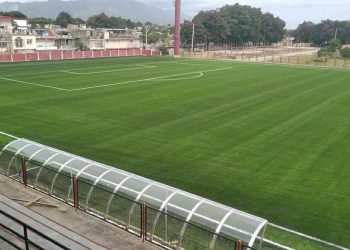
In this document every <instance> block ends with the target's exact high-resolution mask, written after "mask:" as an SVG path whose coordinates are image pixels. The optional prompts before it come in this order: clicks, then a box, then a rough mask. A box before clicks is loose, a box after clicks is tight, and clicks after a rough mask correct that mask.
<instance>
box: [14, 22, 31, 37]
mask: <svg viewBox="0 0 350 250" xmlns="http://www.w3.org/2000/svg"><path fill="white" fill-rule="evenodd" d="M13 22H14V23H15V24H16V27H17V31H18V32H20V33H23V34H25V33H26V32H27V31H28V27H29V24H28V20H27V19H13Z"/></svg>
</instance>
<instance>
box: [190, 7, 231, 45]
mask: <svg viewBox="0 0 350 250" xmlns="http://www.w3.org/2000/svg"><path fill="white" fill-rule="evenodd" d="M193 22H194V23H195V24H197V25H196V26H198V28H199V30H200V28H203V29H202V31H205V38H206V43H207V44H208V43H209V42H214V43H219V42H222V41H223V40H225V39H226V38H227V36H228V35H229V31H230V28H229V26H228V24H227V22H226V20H225V19H224V18H223V17H222V16H221V15H220V13H219V12H218V11H216V10H211V11H201V12H199V14H198V15H197V16H195V17H194V19H193Z"/></svg>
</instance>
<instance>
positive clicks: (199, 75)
mask: <svg viewBox="0 0 350 250" xmlns="http://www.w3.org/2000/svg"><path fill="white" fill-rule="evenodd" d="M194 74H198V75H196V76H190V77H183V78H175V79H167V78H162V79H156V80H153V81H180V80H189V79H195V78H200V77H202V76H203V75H204V73H203V72H196V73H194Z"/></svg>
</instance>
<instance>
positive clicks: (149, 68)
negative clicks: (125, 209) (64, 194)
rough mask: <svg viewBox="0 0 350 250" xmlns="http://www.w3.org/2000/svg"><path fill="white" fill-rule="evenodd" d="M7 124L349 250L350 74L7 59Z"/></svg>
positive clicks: (1, 86) (0, 106)
mask: <svg viewBox="0 0 350 250" xmlns="http://www.w3.org/2000/svg"><path fill="white" fill-rule="evenodd" d="M0 130H1V131H5V132H7V133H11V134H15V135H16V136H19V137H24V138H27V139H31V140H34V141H37V142H40V143H43V144H47V145H50V146H53V147H56V148H59V149H63V150H65V151H69V152H71V153H74V154H77V155H81V156H84V157H87V158H90V159H93V160H96V161H99V162H102V163H105V164H109V165H111V166H115V167H118V168H121V169H124V170H127V171H130V172H133V173H136V174H139V175H142V176H145V177H148V178H151V179H154V180H157V181H160V182H163V183H166V184H169V185H172V186H175V187H177V188H181V189H184V190H186V191H189V192H192V193H195V194H198V195H201V196H204V197H206V198H209V199H212V200H215V201H218V202H221V203H224V204H227V205H229V206H232V207H235V208H238V209H241V210H244V211H247V212H249V213H252V214H255V215H258V216H261V217H264V218H266V219H268V220H269V221H271V222H273V223H276V224H279V225H282V226H286V227H288V228H291V229H294V230H297V231H300V232H303V233H306V234H310V235H313V236H316V237H319V238H321V239H323V240H328V241H331V242H334V243H337V244H340V245H343V246H346V247H350V237H349V235H350V226H349V225H350V198H349V197H350V167H349V163H350V71H345V70H332V69H320V68H318V69H317V68H307V67H304V68H303V67H292V66H283V65H263V64H249V63H234V62H216V61H199V60H190V59H170V58H160V57H159V58H148V57H138V58H121V59H100V60H85V61H64V62H36V63H16V64H14V63H13V64H2V65H0Z"/></svg>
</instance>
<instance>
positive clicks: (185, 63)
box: [150, 61, 213, 66]
mask: <svg viewBox="0 0 350 250" xmlns="http://www.w3.org/2000/svg"><path fill="white" fill-rule="evenodd" d="M150 64H184V65H193V66H196V65H198V66H213V65H211V64H205V63H188V62H183V61H175V62H154V63H150Z"/></svg>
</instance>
